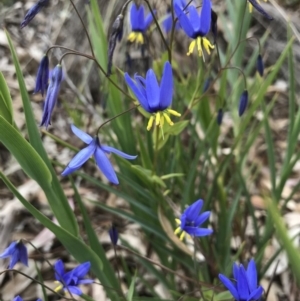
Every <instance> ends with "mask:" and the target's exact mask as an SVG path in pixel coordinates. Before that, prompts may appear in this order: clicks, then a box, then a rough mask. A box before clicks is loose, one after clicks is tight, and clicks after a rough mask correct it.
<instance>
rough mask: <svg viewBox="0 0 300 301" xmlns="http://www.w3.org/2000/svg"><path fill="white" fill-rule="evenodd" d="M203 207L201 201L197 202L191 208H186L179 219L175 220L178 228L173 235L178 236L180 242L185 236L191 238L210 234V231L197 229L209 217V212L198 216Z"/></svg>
mask: <svg viewBox="0 0 300 301" xmlns="http://www.w3.org/2000/svg"><path fill="white" fill-rule="evenodd" d="M202 207H203V200H198V201H196V202H195V203H193V204H192V205H191V206H189V207H187V208H186V209H185V210H184V212H183V213H182V214H181V216H180V219H178V218H177V219H175V221H176V223H177V224H178V228H177V229H176V230H175V232H174V233H175V234H176V235H177V234H179V233H180V232H182V233H181V234H180V240H183V238H184V236H185V234H188V235H190V236H193V237H200V236H207V235H210V234H212V232H213V230H212V229H207V228H199V227H200V226H201V225H202V224H203V223H204V222H205V221H206V220H207V219H208V218H209V216H210V211H205V212H203V213H201V214H200V212H201V209H202Z"/></svg>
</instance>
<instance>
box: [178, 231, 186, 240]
mask: <svg viewBox="0 0 300 301" xmlns="http://www.w3.org/2000/svg"><path fill="white" fill-rule="evenodd" d="M184 236H185V232H184V231H183V232H182V233H181V235H180V237H179V239H180V240H183V239H184Z"/></svg>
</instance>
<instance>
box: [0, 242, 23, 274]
mask: <svg viewBox="0 0 300 301" xmlns="http://www.w3.org/2000/svg"><path fill="white" fill-rule="evenodd" d="M7 257H11V259H10V263H9V266H8V268H9V269H12V268H13V267H14V266H15V264H16V263H17V262H22V263H23V264H24V265H26V266H28V255H27V249H26V247H25V246H24V244H23V243H22V241H21V240H19V241H14V242H12V243H11V244H10V245H9V247H8V248H7V249H5V250H4V252H3V253H2V254H0V258H7Z"/></svg>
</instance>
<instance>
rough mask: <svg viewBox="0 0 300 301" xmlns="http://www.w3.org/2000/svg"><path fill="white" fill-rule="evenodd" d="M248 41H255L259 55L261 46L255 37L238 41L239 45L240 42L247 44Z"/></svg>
mask: <svg viewBox="0 0 300 301" xmlns="http://www.w3.org/2000/svg"><path fill="white" fill-rule="evenodd" d="M249 40H256V42H257V44H258V49H259V53H261V45H260V41H259V39H258V38H257V37H249V38H246V39H243V40H240V43H239V44H241V43H242V42H248V41H249Z"/></svg>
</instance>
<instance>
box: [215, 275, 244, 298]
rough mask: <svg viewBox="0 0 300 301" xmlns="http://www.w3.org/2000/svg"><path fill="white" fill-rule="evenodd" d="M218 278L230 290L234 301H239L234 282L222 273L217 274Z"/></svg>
mask: <svg viewBox="0 0 300 301" xmlns="http://www.w3.org/2000/svg"><path fill="white" fill-rule="evenodd" d="M219 279H220V280H221V282H222V283H223V284H224V286H225V287H226V288H227V289H228V290H229V291H230V293H231V294H232V296H233V298H234V299H235V300H236V301H240V297H239V294H238V292H237V290H236V288H235V286H234V284H233V283H232V282H231V281H230V280H229V279H228V278H227V277H226V276H224V275H222V274H219Z"/></svg>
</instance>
